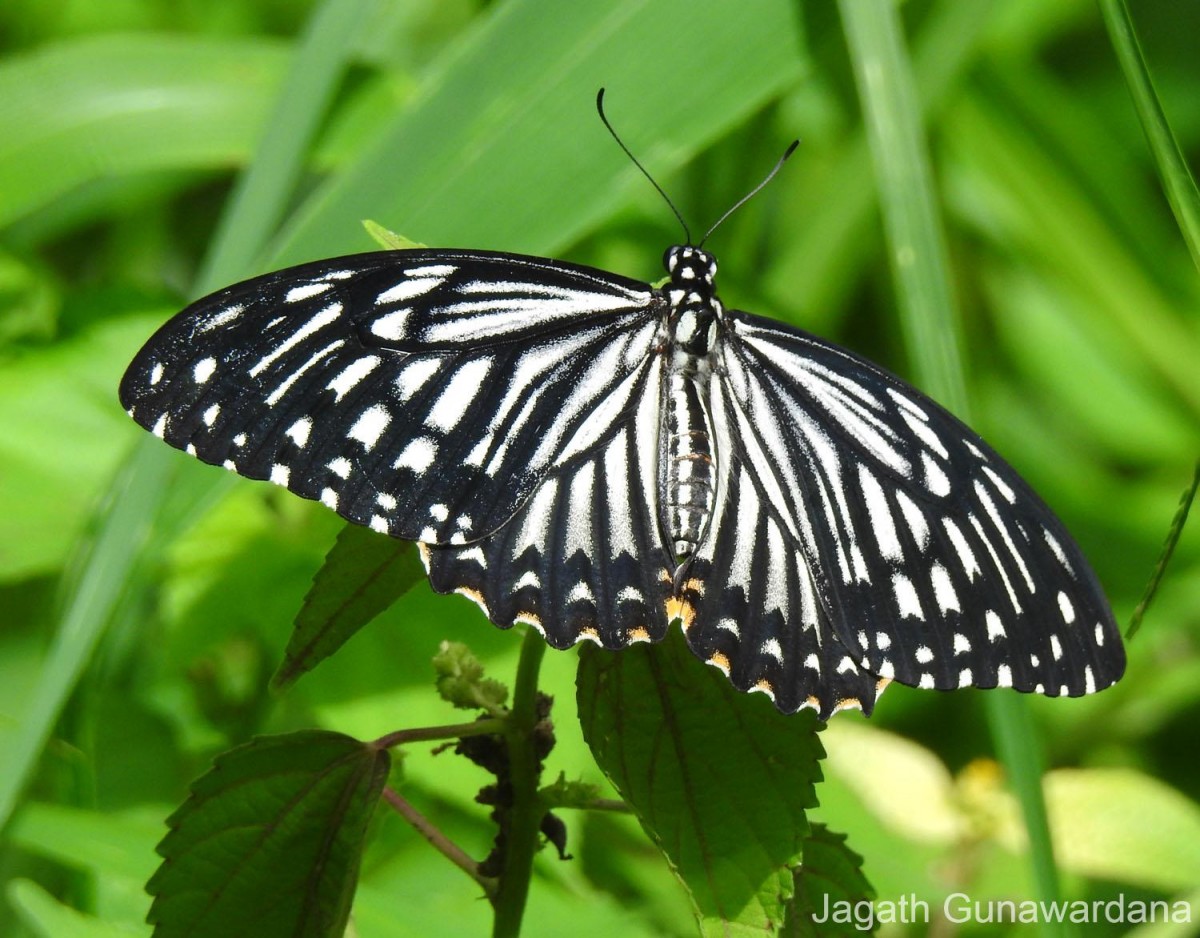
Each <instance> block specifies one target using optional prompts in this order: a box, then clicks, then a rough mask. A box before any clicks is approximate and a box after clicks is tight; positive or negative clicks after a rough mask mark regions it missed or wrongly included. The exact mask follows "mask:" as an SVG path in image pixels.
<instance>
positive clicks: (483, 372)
mask: <svg viewBox="0 0 1200 938" xmlns="http://www.w3.org/2000/svg"><path fill="white" fill-rule="evenodd" d="M660 303H661V301H660V300H658V299H657V298H656V296H655V294H653V293H652V291H651V290H650V288H649V287H648V286H647V285H646V284H642V283H639V282H637V281H634V280H628V279H625V278H622V277H616V276H611V275H608V274H603V273H601V272H599V271H594V270H591V269H589V268H584V267H578V266H575V265H570V264H564V263H560V262H555V261H549V260H544V259H541V258H530V257H521V256H517V255H509V254H494V253H484V252H459V251H432V250H418V251H395V252H380V253H374V254H362V255H355V256H351V257H343V258H335V259H332V260H326V261H319V262H316V263H312V264H306V265H303V266H300V267H294V268H290V269H288V270H283V271H279V272H277V273H273V274H268V275H266V276H263V277H259V278H256V279H254V280H249V281H246V282H244V283H240V284H237V285H235V286H232V287H229V288H227V289H225V290H222V291H220V292H219V293H215V294H213V295H211V296H208V297H205V298H204V299H201V300H199V301H198V302H196V303H194V304H192V305H191V306H189V307H188V308H187V309H185V310H184V311H183V312H181V313H180V314H179V315H178V316H176V317H174V318H173V319H171V320H170V321H169V322H167V323H166V324H165V325H164V326H163V327H162V328H161V329H160V330H159V331H158V332H157V333H156V334H155V335H154V337H153V338H151V340H150V341H149V342H148V343H147V344H146V346H145V347H144V348H143V349H142V350H141V352H139V353H138V355H137V357H136V358H135V359H134V361H133V363H132V364H131V365H130V367H129V369H128V371H127V372H126V374H125V377H124V378H123V380H122V382H121V389H120V396H121V402H122V404H123V405H124V406H125V408H126V409H127V410H128V411H129V412H130V414H131V415H132V416H133V418H134V419H135V420H137V421H138V422H139V423H140V424H142V426H144V427H146V428H147V429H149V430H151V431H152V432H154V433H155V434H157V435H158V436H160V437H162V438H163V439H164V440H166V441H167V442H168V443H170V444H171V445H172V446H175V447H178V448H179V449H185V450H187V451H188V452H189V453H191V454H193V455H195V456H197V457H199V458H200V459H202V460H203V461H205V462H208V463H212V464H215V465H224V466H225V467H226V468H229V469H232V470H234V471H236V472H238V473H239V474H240V475H244V476H247V477H249V478H252V479H270V480H271V481H273V482H277V483H279V484H281V485H284V486H286V487H287V488H288V489H290V490H291V491H293V492H295V493H296V494H297V495H301V496H303V497H305V498H311V499H319V500H320V501H322V502H324V503H325V504H327V505H328V506H329V507H331V508H333V509H335V510H336V511H337V512H338V513H339V514H340V515H342V516H343V517H345V518H346V519H348V520H350V521H354V522H356V523H359V524H364V525H369V526H370V527H372V528H374V529H375V530H378V531H381V532H384V533H388V534H391V535H394V536H397V537H403V538H409V539H413V540H420V541H424V542H427V543H433V544H450V543H455V544H463V543H467V542H469V541H474V540H476V539H478V538H480V537H483V536H484V535H486V534H488V533H489V532H491V531H494V530H495V529H496V528H498V527H500V526H501V525H502V524H504V522H506V521H507V520H508V519H509V518H510V517H512V515H513V514H514V513H515V512H516V511H517V510H518V509H519V508H520V507H521V505H522V504H523V503H524V502H525V500H526V499H528V498H529V496H530V494H531V493H532V492H533V490H534V488H535V487H536V485H537V483H538V481H539V480H540V479H541V478H542V477H543V476H544V475H545V474H546V473H547V472H548V471H549V469H550V467H551V466H553V465H554V464H555V463H556V462H557V461H560V460H561V459H562V457H563V454H564V452H580V451H585V450H587V448H588V447H589V445H590V444H591V442H592V441H593V439H594V438H599V437H602V436H603V435H604V433H605V432H606V429H605V428H606V422H607V424H611V423H612V422H613V421H614V420H615V419H616V412H614V410H613V401H614V400H616V401H617V402H618V403H619V401H620V400H621V399H622V397H621V396H622V395H627V394H628V393H629V392H630V389H631V387H633V386H634V385H636V384H637V382H638V381H639V380H642V379H639V378H638V377H637V375H638V374H640V373H641V372H640V370H644V368H645V361H646V358H647V355H648V353H649V349H650V347H651V344H652V342H653V341H654V336H655V334H656V332H657V330H658V329H659V328H660V320H661V311H660V310H659V309H658V304H660ZM613 395H616V397H615V398H614V397H613Z"/></svg>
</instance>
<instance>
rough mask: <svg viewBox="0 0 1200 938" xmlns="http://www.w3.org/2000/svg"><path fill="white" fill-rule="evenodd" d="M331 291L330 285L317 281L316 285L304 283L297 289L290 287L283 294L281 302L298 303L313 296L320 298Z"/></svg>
mask: <svg viewBox="0 0 1200 938" xmlns="http://www.w3.org/2000/svg"><path fill="white" fill-rule="evenodd" d="M331 289H333V284H332V283H325V282H323V281H317V282H316V283H305V284H301V285H300V286H298V287H292V288H291V289H290V290H288V291H287V293H286V294H284V297H283V302H285V303H299V302H300V301H301V300H307V299H311V298H312V297H314V296H320V295H321V294H322V293H326V292H328V291H329V290H331Z"/></svg>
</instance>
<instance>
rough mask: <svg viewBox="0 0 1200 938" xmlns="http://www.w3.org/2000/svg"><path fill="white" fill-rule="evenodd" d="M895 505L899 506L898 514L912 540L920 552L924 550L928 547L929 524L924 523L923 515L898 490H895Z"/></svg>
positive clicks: (909, 499)
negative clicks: (901, 516) (902, 518)
mask: <svg viewBox="0 0 1200 938" xmlns="http://www.w3.org/2000/svg"><path fill="white" fill-rule="evenodd" d="M896 503H897V504H898V505H899V506H900V514H901V515H903V517H904V522H905V524H907V525H908V529H909V531H910V532H911V533H912V536H913V540H914V541H916V542H917V546H918V547H919V548H921V550H925V548H927V547H928V546H929V522H928V521H926V519H925V515H924V513H923V512H922V511H921V509H920V508H918V507H917V506H916V504H915V503H914V502H913V500H912V499H911V498H909V497H908V496H907V495H905V494H904V492H903V491H901V490H899V489H897V490H896Z"/></svg>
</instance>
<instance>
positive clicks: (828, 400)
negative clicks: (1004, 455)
mask: <svg viewBox="0 0 1200 938" xmlns="http://www.w3.org/2000/svg"><path fill="white" fill-rule="evenodd" d="M727 321H728V322H729V326H730V328H729V331H728V332H727V341H726V342H725V344H724V348H723V356H722V366H723V367H722V371H723V373H724V376H725V378H724V387H725V389H726V392H727V395H726V396H727V398H728V400H729V401H730V402H731V406H730V408H729V410H730V411H731V416H730V418H729V420H730V423H731V424H732V426H733V434H732V435H733V437H734V443H733V445H734V446H735V447H739V446H740V447H741V453H742V454H745V455H744V456H743V458H745V459H746V460H747V461H748V462H750V463H752V464H760V463H761V464H762V468H761V469H759V470H756V471H752V472H747V473H745V474H744V475H745V476H746V477H747V478H749V479H755V480H758V485H757V489H758V490H757V492H756V498H758V499H759V500H761V501H762V502H763V503H764V504H765V505H766V506H767V507H766V508H764V511H765V512H766V513H767V514H769V515H771V516H773V517H775V518H778V519H780V520H779V521H778V522H777V524H778V526H779V527H780V529H781V536H786V538H787V550H788V551H790V552H791V554H792V561H793V562H794V563H795V564H797V565H798V566H802V567H804V568H806V569H807V570H808V572H809V575H810V576H811V578H812V582H813V583H814V584H815V587H816V593H817V595H818V596H819V597H820V603H821V607H822V613H823V615H824V616H825V617H826V618H827V621H828V623H829V625H830V626H831V628H832V635H833V636H834V637H836V639H837V641H838V642H839V643H840V644H841V646H843V647H844V648H845V649H847V651H848V653H849V656H850V658H851V659H852V660H853V662H854V663H856V664H857V665H859V666H861V667H862V668H863V669H865V670H866V671H869V672H870V673H872V674H875V675H878V676H879V677H881V678H885V679H895V680H898V681H900V682H902V683H905V684H910V685H913V686H919V687H936V688H939V689H950V688H955V687H964V686H975V687H996V686H1013V687H1016V688H1018V689H1020V690H1030V691H1032V690H1036V691H1039V692H1042V693H1046V694H1049V695H1051V696H1057V695H1058V694H1071V695H1079V694H1083V693H1089V692H1091V691H1094V690H1096V689H1098V688H1102V687H1106V686H1108V685H1109V684H1111V683H1113V682H1114V681H1115V680H1116V679H1117V678H1118V677H1120V674H1121V671H1122V668H1123V664H1124V657H1123V653H1122V651H1121V643H1120V636H1119V633H1118V630H1117V627H1116V624H1115V622H1114V620H1113V618H1112V613H1111V612H1110V610H1109V608H1108V604H1107V602H1105V600H1104V598H1103V594H1102V592H1101V591H1100V589H1099V586H1098V584H1097V583H1096V581H1095V578H1094V576H1093V574H1092V573H1091V571H1090V569H1089V567H1088V565H1087V563H1086V561H1085V560H1084V559H1083V557H1082V555H1081V553H1080V552H1079V549H1078V548H1077V547H1076V546H1075V544H1074V542H1073V541H1072V540H1071V538H1070V536H1069V535H1068V534H1067V532H1066V531H1065V530H1064V529H1063V527H1062V525H1061V524H1060V523H1059V522H1058V521H1057V519H1055V517H1054V516H1053V514H1052V513H1051V512H1050V510H1049V509H1048V508H1046V506H1045V505H1044V504H1043V503H1042V502H1041V500H1040V499H1039V498H1038V497H1037V496H1036V495H1035V494H1034V493H1033V492H1032V491H1031V490H1030V489H1029V487H1028V486H1027V485H1026V484H1025V483H1024V482H1023V481H1022V480H1021V479H1020V477H1019V476H1017V474H1016V473H1015V472H1014V471H1013V470H1012V469H1011V468H1010V467H1009V466H1008V465H1007V464H1006V463H1005V462H1004V461H1003V460H1002V459H1001V458H1000V457H999V456H998V455H996V453H995V452H994V451H993V450H992V449H991V448H990V447H988V446H987V444H985V443H984V442H983V441H982V440H981V439H980V438H979V437H978V436H976V435H975V434H974V433H973V432H972V431H971V430H969V429H968V428H967V427H966V426H965V425H963V424H962V423H961V422H960V421H958V420H957V419H956V418H955V417H953V416H952V415H950V414H949V413H948V412H947V411H945V410H944V409H943V408H942V407H940V406H939V405H937V404H936V403H934V402H933V401H931V400H930V399H929V398H927V397H925V396H924V395H922V394H920V392H918V391H916V390H915V389H914V388H912V387H910V386H909V385H906V384H904V383H903V382H901V381H899V380H898V379H896V378H895V377H893V376H892V375H890V374H888V373H886V372H884V371H883V370H882V369H880V368H878V367H877V366H875V365H873V364H871V363H870V362H867V361H865V360H864V359H861V358H859V357H857V356H855V355H852V354H851V353H849V352H847V351H845V350H844V349H840V348H838V347H836V346H833V345H831V344H829V343H827V342H823V341H821V340H819V339H816V338H815V337H813V336H810V335H807V334H805V333H801V332H798V331H795V330H789V329H785V328H783V327H781V326H779V325H777V324H774V323H771V322H769V321H767V320H763V319H760V318H758V317H754V316H751V315H749V314H746V313H740V312H731V313H730V314H729V318H728V320H727ZM735 459H736V456H735ZM803 653H807V648H806V647H802V648H801V649H799V650H798V651H797V652H796V654H797V655H799V654H803ZM843 666H845V664H844V663H843Z"/></svg>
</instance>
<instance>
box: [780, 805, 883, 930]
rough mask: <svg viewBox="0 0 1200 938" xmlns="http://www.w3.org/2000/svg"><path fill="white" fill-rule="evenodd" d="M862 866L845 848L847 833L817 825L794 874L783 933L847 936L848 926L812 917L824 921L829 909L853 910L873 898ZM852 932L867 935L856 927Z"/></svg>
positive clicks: (856, 856) (861, 860)
mask: <svg viewBox="0 0 1200 938" xmlns="http://www.w3.org/2000/svg"><path fill="white" fill-rule="evenodd" d="M862 863H863V858H862V857H860V856H859V855H858V854H857V853H855V852H854V851H853V850H851V849H850V848H849V847H847V846H846V836H845V835H844V834H835V833H834V832H833V831H831V830H829V829H828V828H827V827H826V826H825V825H824V824H814V825H813V827H812V833H810V834H809V835H808V837H806V838H805V839H804V860H803V862H802V863H801V864H800V865H799V866H798V867H797V868H796V871H795V878H796V894H795V895H794V896H793V897H792V901H791V902H790V903H788V910H787V919H786V920H785V921H784V925H783V930H782V931H781V934H782V935H785V936H787V938H809V936H812V938H823V936H826V935H842V934H846V933H847V931H848V929H847V927H846V926H845V925H838V924H834V923H833V922H831V921H826V922H824V923H823V924H822V923H819V922H815V921H813V916H814V915H815V916H818V917H821V918H825V917H826V913H825V910H826V909H827V908H835V907H838V908H845V907H846V906H844V905H841V904H842V903H848V904H849V907H851V908H853V907H854V905H855V904H856V903H859V902H864V901H869V900H870V899H872V898H873V897H874V894H875V891H874V890H873V889H872V888H871V884H870V883H868V882H867V878H866V877H865V876H863V872H862ZM871 930H872V931H873V930H874V929H871ZM849 931H853V932H854V933H856V934H863V933H865V929H863V928H859V927H857V925H856V926H852V927H851V929H849Z"/></svg>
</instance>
